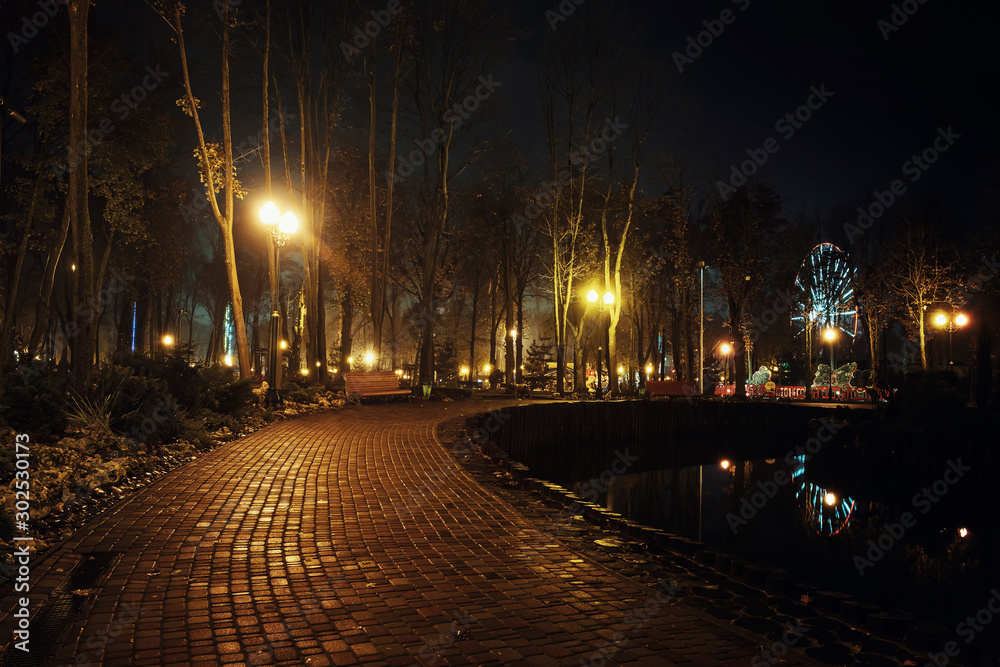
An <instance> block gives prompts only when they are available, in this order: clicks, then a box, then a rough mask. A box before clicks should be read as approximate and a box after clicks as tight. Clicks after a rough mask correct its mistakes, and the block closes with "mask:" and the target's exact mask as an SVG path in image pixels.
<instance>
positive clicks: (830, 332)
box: [823, 329, 837, 341]
mask: <svg viewBox="0 0 1000 667" xmlns="http://www.w3.org/2000/svg"><path fill="white" fill-rule="evenodd" d="M836 337H837V332H836V330H834V329H825V330H824V331H823V338H824V339H825V340H829V341H832V340H833V339H835V338H836Z"/></svg>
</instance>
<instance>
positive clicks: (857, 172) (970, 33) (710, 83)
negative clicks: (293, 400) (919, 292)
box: [92, 0, 1000, 231]
mask: <svg viewBox="0 0 1000 667" xmlns="http://www.w3.org/2000/svg"><path fill="white" fill-rule="evenodd" d="M414 1H418V2H419V0H414ZM513 1H514V2H515V5H516V7H517V9H518V16H517V19H518V23H519V25H520V26H522V27H523V28H524V29H526V30H527V31H529V32H530V33H532V36H531V37H530V38H529V39H527V40H526V41H524V42H521V43H519V44H518V45H517V46H516V47H515V49H514V50H513V52H511V53H510V54H509V55H508V56H507V57H506V59H505V60H504V61H503V62H502V63H500V64H499V65H498V68H497V72H498V78H499V79H500V80H502V81H503V82H504V84H505V87H504V91H503V95H502V97H503V98H504V100H503V101H502V102H500V104H501V105H506V106H501V113H499V114H495V116H496V117H495V118H494V119H493V120H492V121H491V122H493V123H495V124H496V130H497V131H498V132H501V133H502V132H506V131H508V130H512V131H513V135H514V137H515V138H516V139H517V140H518V143H519V145H520V146H521V147H522V150H523V151H524V153H525V154H526V156H527V157H528V158H529V159H530V160H533V161H536V163H537V162H540V161H541V160H542V159H543V144H542V138H543V132H542V127H541V117H540V113H539V106H538V98H537V95H536V73H535V60H536V55H537V52H538V50H539V48H540V46H541V44H542V41H543V38H544V37H545V35H546V34H548V33H549V32H550V27H549V24H548V21H547V19H546V16H545V12H546V10H550V9H551V10H557V9H558V7H559V4H560V0H545V1H543V0H513ZM572 1H573V0H564V2H565V3H569V4H571V3H572ZM577 1H580V0H577ZM600 1H601V0H583V1H582V2H581V5H580V10H579V11H581V12H582V11H586V10H587V9H588V8H589V7H593V6H595V5H596V4H597V3H598V2H600ZM206 4H207V3H206ZM375 4H376V6H381V4H380V2H378V1H376V2H375ZM894 5H895V6H900V7H902V6H903V5H907V6H908V8H910V9H911V10H912V9H914V8H915V9H916V11H915V13H913V14H912V16H908V17H907V21H906V23H905V24H904V25H902V26H901V27H900V28H899V29H898V30H895V31H893V32H892V33H891V34H890V35H889V38H888V40H886V39H884V37H883V34H882V32H881V31H880V29H879V26H878V21H879V20H880V19H881V20H886V21H888V20H889V19H890V16H891V14H892V13H893V11H894ZM613 6H614V7H615V9H616V11H622V12H628V13H629V14H630V17H631V19H632V20H633V21H634V22H636V23H637V24H639V25H641V26H642V29H643V34H642V35H641V36H640V37H639V38H638V40H639V42H640V43H642V44H644V45H645V47H646V50H648V51H650V52H651V53H652V54H653V55H654V56H655V57H656V58H658V59H659V61H660V63H661V68H662V70H663V72H664V76H667V75H669V76H671V77H672V78H673V81H672V83H671V89H672V90H673V91H675V93H677V94H678V95H679V96H680V97H681V98H683V99H684V101H685V107H684V111H683V112H681V113H667V114H664V115H663V116H661V120H660V123H659V126H658V128H657V134H656V136H655V137H654V139H653V142H652V143H651V145H650V147H649V151H648V153H647V155H648V156H649V157H654V156H655V155H656V154H657V153H659V152H662V151H663V150H670V151H673V152H676V153H678V154H680V155H682V156H685V157H686V159H687V160H689V161H691V162H692V163H694V164H696V165H699V166H701V168H702V169H703V170H704V171H705V172H708V173H713V174H719V173H726V174H728V172H729V168H730V165H732V164H734V163H739V162H742V161H743V160H746V159H747V155H746V151H747V150H748V149H759V148H761V146H762V145H763V144H764V142H765V141H766V140H767V139H768V138H769V137H775V138H776V139H778V141H779V145H780V150H779V151H778V152H777V153H775V154H774V155H771V156H770V157H769V159H768V162H767V164H766V165H765V166H764V167H763V168H762V169H761V172H760V177H761V178H762V179H763V180H764V181H765V182H768V183H770V184H771V185H772V186H774V187H775V189H776V190H777V191H778V192H779V194H781V195H782V196H783V197H784V198H785V202H786V205H785V210H786V212H787V213H797V212H802V211H806V212H819V213H821V214H822V213H824V212H826V211H828V210H829V209H831V208H833V207H838V206H847V205H849V204H852V203H853V206H852V210H853V208H855V207H856V206H857V205H858V204H859V203H862V202H868V201H870V200H871V196H872V191H873V190H874V189H875V188H878V189H880V190H884V189H886V188H888V186H889V184H890V183H891V182H892V181H893V180H894V179H899V178H903V179H905V180H906V185H907V192H906V194H905V195H904V196H903V197H902V198H901V199H900V202H899V204H898V206H899V208H900V209H901V208H904V207H906V206H909V205H912V204H917V203H922V202H933V203H938V204H941V205H942V206H943V209H944V211H945V212H946V213H947V214H948V215H949V217H950V219H952V220H953V222H954V223H955V225H956V226H957V227H956V228H958V229H962V230H963V231H967V230H969V229H972V228H973V226H977V227H978V226H982V224H983V222H984V220H983V216H982V215H981V213H980V211H979V209H980V207H981V206H982V203H983V199H984V197H983V195H984V191H985V190H986V189H987V188H989V187H995V184H997V183H998V181H1000V132H998V131H997V129H996V128H997V126H996V120H995V119H996V115H997V102H998V101H1000V100H998V93H997V81H998V80H1000V76H998V74H1000V72H998V63H1000V59H998V57H997V50H998V49H997V46H996V45H997V44H998V43H1000V40H997V39H996V38H995V36H994V34H993V33H994V31H995V25H996V24H997V20H996V19H997V18H1000V17H998V14H1000V8H998V6H997V5H996V4H995V3H989V4H987V3H975V2H972V1H970V0H957V1H955V0H925V1H924V3H923V4H921V2H920V0H907V2H902V1H900V2H896V3H893V2H889V1H887V0H875V1H871V2H856V1H848V2H837V3H803V2H800V1H794V0H772V1H770V2H764V0H712V1H710V2H699V3H694V2H687V3H678V2H662V1H660V0H630V1H627V2H616V3H615V4H614V5H613ZM102 7H103V9H102ZM330 7H331V9H334V8H335V7H336V5H335V4H334V3H331V5H330ZM741 7H745V9H741ZM724 9H729V10H731V11H732V12H733V13H734V15H735V20H734V21H733V22H732V23H731V24H729V25H726V26H725V27H724V30H723V32H722V34H721V35H719V36H717V37H714V39H713V43H712V44H711V45H710V46H708V47H706V48H704V52H703V53H702V55H700V56H699V57H698V58H696V59H695V61H694V62H693V63H689V64H687V65H686V66H685V70H684V72H683V73H680V74H678V72H677V70H676V67H675V65H674V62H673V60H672V58H671V55H672V54H673V53H674V52H675V51H681V52H683V51H684V50H685V48H686V47H687V38H688V37H689V36H691V37H695V36H697V35H698V33H699V32H702V31H704V30H705V26H704V25H703V24H702V23H703V21H709V20H714V19H717V18H718V17H719V15H720V13H721V12H722V11H723V10H724ZM123 10H124V11H123ZM92 19H93V22H94V24H95V25H97V24H100V23H102V22H108V21H110V22H112V23H114V24H116V25H117V27H118V29H119V30H120V29H121V28H122V27H125V28H126V29H125V30H123V31H121V30H120V32H119V34H126V35H129V36H130V37H127V38H126V41H129V40H135V46H134V51H136V52H137V53H139V52H147V51H148V49H150V48H152V49H154V50H157V51H158V54H157V55H155V56H152V55H150V54H149V53H148V52H147V53H143V55H141V56H139V55H137V57H142V58H150V57H156V58H159V59H163V58H168V59H171V60H172V59H173V58H174V56H175V54H174V50H173V47H172V46H171V45H170V43H169V41H168V40H169V35H168V34H167V32H166V30H165V27H164V26H163V25H162V23H161V22H160V20H159V19H157V18H155V17H153V15H152V12H151V10H150V9H149V8H148V7H147V6H146V5H145V3H141V2H136V3H134V4H132V3H131V2H128V3H124V4H120V3H115V2H112V3H110V4H103V5H100V4H99V5H97V6H96V8H95V10H94V12H93V13H92ZM578 19H579V15H575V16H570V17H569V18H568V19H567V20H566V21H564V22H562V23H560V24H559V27H558V29H559V30H572V29H573V28H574V21H576V20H578ZM195 48H196V49H197V46H196V47H195ZM213 48H214V47H213ZM254 66H255V67H256V65H254ZM821 85H823V86H825V87H826V89H827V90H829V91H831V92H833V93H834V95H833V97H832V98H831V99H830V100H829V101H828V102H827V103H826V104H825V105H824V106H823V107H822V108H821V109H819V110H818V111H816V112H815V114H814V116H813V118H812V119H811V120H809V121H808V122H807V123H806V124H805V125H804V126H803V127H802V128H801V129H799V130H797V131H796V133H795V135H794V136H793V137H791V138H790V139H787V140H786V139H784V138H783V137H781V136H780V133H778V132H776V130H775V122H776V121H777V120H778V119H779V118H781V117H782V116H784V115H785V114H786V113H788V112H792V111H794V110H795V109H796V107H798V106H799V105H801V104H803V102H805V100H806V98H807V97H808V95H809V89H810V87H811V86H821ZM357 102H358V103H359V104H361V103H363V100H357ZM251 117H252V115H251V114H248V115H247V118H248V119H250V118H251ZM236 120H237V123H239V122H240V119H239V118H237V119H236ZM254 122H256V121H254ZM949 126H951V127H952V128H953V129H954V131H955V132H956V133H957V134H959V135H961V139H959V140H958V141H957V142H956V144H955V146H954V147H952V148H951V149H950V150H949V151H948V152H947V153H945V154H944V155H942V156H941V158H940V160H939V161H938V163H937V164H935V165H934V166H932V167H931V168H930V170H929V171H928V172H927V173H926V174H924V175H923V176H922V177H921V178H920V180H919V181H917V182H914V183H911V182H910V181H909V177H908V176H905V175H903V174H902V167H903V163H904V162H906V161H907V160H909V158H910V157H911V156H912V155H913V154H914V153H917V152H920V151H922V150H923V149H925V148H926V147H928V146H929V145H931V143H932V142H933V140H934V138H935V136H936V133H937V128H939V127H945V128H947V127H949ZM238 131H243V130H242V129H238ZM646 174H647V178H646V180H645V182H644V185H645V186H646V188H647V190H649V191H650V192H651V194H655V193H656V192H655V191H656V186H657V182H656V180H655V176H654V171H653V170H652V169H649V170H647V172H646Z"/></svg>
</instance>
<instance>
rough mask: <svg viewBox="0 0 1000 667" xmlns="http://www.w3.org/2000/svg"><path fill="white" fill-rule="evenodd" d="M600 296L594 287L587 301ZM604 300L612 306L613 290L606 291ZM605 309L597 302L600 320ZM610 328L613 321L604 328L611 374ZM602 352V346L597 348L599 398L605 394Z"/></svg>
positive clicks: (592, 300)
mask: <svg viewBox="0 0 1000 667" xmlns="http://www.w3.org/2000/svg"><path fill="white" fill-rule="evenodd" d="M599 297H600V295H599V294H598V293H597V290H593V289H592V290H590V291H589V292H587V301H589V302H590V303H597V299H598V298H599ZM602 301H603V302H604V303H605V304H606V305H608V306H610V305H611V304H613V303H614V302H615V295H614V294H612V293H611V292H605V293H604V298H603V299H602ZM603 311H604V308H603V307H602V306H601V305H600V304H597V314H598V320H600V319H601V318H600V315H601V314H602V313H603ZM610 329H611V322H610V321H609V322H608V326H607V328H605V330H604V342H605V344H606V345H607V350H608V375H609V376H610V375H611V331H610ZM602 352H603V350H601V348H597V398H601V396H602V394H603V386H602V384H603V383H602V382H601V354H602ZM609 379H610V378H609ZM608 389H609V390H610V389H611V387H610V386H609V387H608Z"/></svg>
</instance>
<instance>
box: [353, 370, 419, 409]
mask: <svg viewBox="0 0 1000 667" xmlns="http://www.w3.org/2000/svg"><path fill="white" fill-rule="evenodd" d="M344 385H345V386H346V388H347V398H349V399H351V400H355V401H358V402H359V403H360V402H361V399H362V398H370V397H372V396H385V397H386V398H388V397H390V396H411V395H412V393H411V392H410V390H409V389H400V388H399V377H398V376H397V375H396V374H395V373H393V372H392V371H374V372H371V373H344Z"/></svg>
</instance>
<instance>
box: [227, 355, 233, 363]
mask: <svg viewBox="0 0 1000 667" xmlns="http://www.w3.org/2000/svg"><path fill="white" fill-rule="evenodd" d="M226 365H227V366H232V365H233V355H231V354H227V355H226Z"/></svg>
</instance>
